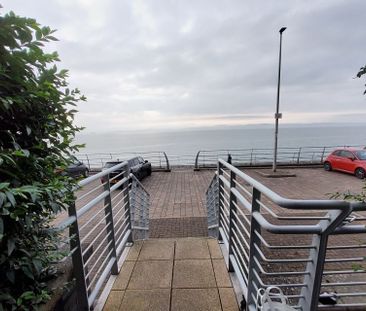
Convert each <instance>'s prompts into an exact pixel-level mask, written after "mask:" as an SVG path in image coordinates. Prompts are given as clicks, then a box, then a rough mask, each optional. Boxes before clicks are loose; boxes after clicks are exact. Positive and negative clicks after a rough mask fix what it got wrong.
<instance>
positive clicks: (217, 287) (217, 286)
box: [206, 241, 223, 310]
mask: <svg viewBox="0 0 366 311" xmlns="http://www.w3.org/2000/svg"><path fill="white" fill-rule="evenodd" d="M206 243H207V248H208V252H209V254H210V262H211V267H212V271H213V274H214V278H215V284H216V290H217V294H218V295H219V301H220V308H221V310H223V307H222V301H221V296H220V291H219V284H217V278H216V273H215V268H214V265H213V262H212V256H211V252H210V247H209V246H208V242H207V241H206Z"/></svg>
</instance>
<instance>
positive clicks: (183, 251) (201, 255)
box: [175, 238, 210, 259]
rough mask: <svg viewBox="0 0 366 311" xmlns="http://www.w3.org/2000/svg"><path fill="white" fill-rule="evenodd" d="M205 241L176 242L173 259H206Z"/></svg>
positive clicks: (183, 240) (194, 239) (207, 254)
mask: <svg viewBox="0 0 366 311" xmlns="http://www.w3.org/2000/svg"><path fill="white" fill-rule="evenodd" d="M208 258H210V252H209V251H208V246H207V239H199V238H191V239H182V240H177V243H176V250H175V259H208Z"/></svg>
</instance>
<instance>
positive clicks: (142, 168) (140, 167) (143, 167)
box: [128, 157, 151, 180]
mask: <svg viewBox="0 0 366 311" xmlns="http://www.w3.org/2000/svg"><path fill="white" fill-rule="evenodd" d="M128 168H129V169H130V173H132V174H134V175H135V176H136V178H137V179H138V180H142V179H143V178H145V177H146V176H150V175H151V163H150V162H149V161H147V160H144V159H143V158H142V157H135V158H132V159H130V160H128Z"/></svg>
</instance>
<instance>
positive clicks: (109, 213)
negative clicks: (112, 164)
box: [104, 174, 118, 275]
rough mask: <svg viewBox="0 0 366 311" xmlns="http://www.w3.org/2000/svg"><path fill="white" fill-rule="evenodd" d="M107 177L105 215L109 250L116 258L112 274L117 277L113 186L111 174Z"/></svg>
mask: <svg viewBox="0 0 366 311" xmlns="http://www.w3.org/2000/svg"><path fill="white" fill-rule="evenodd" d="M106 177H107V181H106V182H105V184H104V191H108V196H107V197H106V198H105V199H104V213H105V215H106V228H107V237H108V244H110V246H109V249H110V250H111V251H112V257H114V258H115V261H114V263H113V266H112V268H111V273H112V274H113V275H117V274H118V264H117V263H118V258H117V248H116V234H115V232H114V220H113V208H112V198H111V185H110V181H109V174H108V175H107V176H106Z"/></svg>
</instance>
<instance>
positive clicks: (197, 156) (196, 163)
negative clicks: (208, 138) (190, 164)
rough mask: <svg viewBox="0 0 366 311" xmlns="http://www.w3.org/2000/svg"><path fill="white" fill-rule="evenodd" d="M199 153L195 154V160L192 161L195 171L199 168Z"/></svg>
mask: <svg viewBox="0 0 366 311" xmlns="http://www.w3.org/2000/svg"><path fill="white" fill-rule="evenodd" d="M200 153H201V151H198V152H197V154H196V159H195V161H194V169H195V170H198V169H199V166H198V158H199V156H200Z"/></svg>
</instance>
